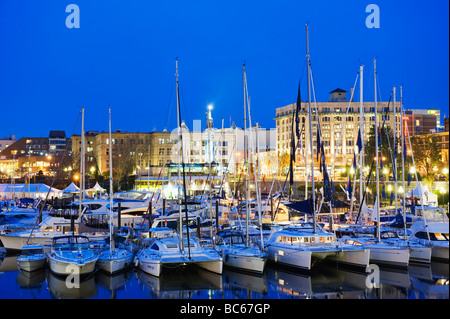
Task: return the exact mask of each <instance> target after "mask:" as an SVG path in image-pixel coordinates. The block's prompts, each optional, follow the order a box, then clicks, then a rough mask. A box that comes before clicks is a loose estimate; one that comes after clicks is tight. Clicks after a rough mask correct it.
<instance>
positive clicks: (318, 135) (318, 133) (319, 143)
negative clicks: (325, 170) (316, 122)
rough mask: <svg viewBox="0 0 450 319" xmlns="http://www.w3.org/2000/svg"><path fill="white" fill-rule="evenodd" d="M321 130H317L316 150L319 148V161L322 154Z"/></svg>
mask: <svg viewBox="0 0 450 319" xmlns="http://www.w3.org/2000/svg"><path fill="white" fill-rule="evenodd" d="M320 145H321V142H320V130H319V129H317V138H316V148H317V160H319V154H320Z"/></svg>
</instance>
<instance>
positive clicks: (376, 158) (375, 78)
mask: <svg viewBox="0 0 450 319" xmlns="http://www.w3.org/2000/svg"><path fill="white" fill-rule="evenodd" d="M373 76H374V90H375V98H374V105H375V161H376V162H375V164H376V168H375V172H376V179H377V196H376V200H375V206H374V208H373V209H374V210H376V213H377V215H376V216H377V222H376V223H377V226H376V231H377V239H378V241H380V194H379V187H380V181H379V176H378V175H379V173H378V161H379V158H378V124H377V123H378V120H377V116H378V115H377V114H378V112H377V108H378V106H377V64H376V59H373Z"/></svg>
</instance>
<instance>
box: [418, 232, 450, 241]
mask: <svg viewBox="0 0 450 319" xmlns="http://www.w3.org/2000/svg"><path fill="white" fill-rule="evenodd" d="M416 237H417V238H420V239H427V240H428V235H427V232H424V231H420V232H418V233H416ZM448 239H449V238H448V234H444V233H430V240H435V241H441V240H442V241H448Z"/></svg>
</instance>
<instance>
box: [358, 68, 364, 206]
mask: <svg viewBox="0 0 450 319" xmlns="http://www.w3.org/2000/svg"><path fill="white" fill-rule="evenodd" d="M363 69H364V66H363V65H360V66H359V75H360V80H359V96H360V98H359V133H360V139H361V140H360V143H361V146H362V147H361V150H360V152H359V206H360V207H361V206H362V205H363V190H364V176H363V167H364V142H363V141H364V138H363V136H364V105H363Z"/></svg>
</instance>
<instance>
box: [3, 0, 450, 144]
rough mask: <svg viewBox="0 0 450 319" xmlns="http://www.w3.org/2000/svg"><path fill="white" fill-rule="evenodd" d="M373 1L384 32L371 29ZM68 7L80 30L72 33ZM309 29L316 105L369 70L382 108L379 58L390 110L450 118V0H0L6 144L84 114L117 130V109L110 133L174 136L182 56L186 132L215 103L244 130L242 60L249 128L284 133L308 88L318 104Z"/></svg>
mask: <svg viewBox="0 0 450 319" xmlns="http://www.w3.org/2000/svg"><path fill="white" fill-rule="evenodd" d="M371 3H374V4H377V5H378V6H379V9H380V28H368V27H367V26H366V17H367V16H368V15H369V14H370V13H366V6H367V5H369V4H371ZM69 4H76V5H78V7H79V9H80V28H68V27H67V26H66V18H67V17H68V16H69V15H70V12H69V13H68V12H66V7H67V6H68V5H69ZM307 23H309V36H310V53H311V63H312V71H313V75H314V86H315V91H316V97H317V100H318V101H319V102H320V101H327V99H328V96H329V94H328V93H329V92H330V91H332V90H334V89H336V88H342V89H345V90H347V91H349V90H350V87H351V86H352V85H353V84H354V82H355V78H356V75H357V73H358V71H359V66H360V64H364V66H365V67H364V90H365V94H364V95H365V96H364V100H366V101H373V64H372V63H373V62H372V60H373V58H376V59H377V73H378V80H379V84H380V92H381V100H382V101H388V100H389V96H390V94H391V90H392V87H393V86H399V85H403V99H404V105H405V108H438V109H440V110H441V120H442V119H443V117H444V115H446V116H447V117H448V115H449V110H448V109H449V91H448V87H449V40H448V39H449V3H448V1H444V0H430V1H423V0H422V1H411V0H408V1H406V0H395V1H386V0H384V1H381V0H370V1H362V0H348V1H331V0H330V1H325V0H320V1H297V0H270V1H268V0H258V1H246V0H240V1H235V0H226V1H219V0H201V1H200V0H192V1H186V0H185V1H173V0H172V1H168V0H164V1H153V0H145V1H144V0H134V1H133V0H130V1H118V0H117V1H113V0H108V1H103V0H102V1H101V0H96V1H92V0H71V1H62V0H46V1H16V0H0V110H1V112H0V138H2V137H4V136H9V135H10V134H15V135H16V137H17V138H20V137H25V136H35V137H46V136H48V134H49V132H50V130H65V131H66V135H67V136H71V135H72V134H73V133H76V134H79V132H80V120H79V114H80V110H81V107H85V114H86V117H85V129H86V130H98V131H102V130H103V131H107V130H108V106H109V105H110V106H111V108H112V122H113V130H116V129H119V128H120V129H121V130H122V131H139V132H150V131H153V130H159V131H161V130H163V129H164V128H167V129H168V130H172V129H174V128H175V127H176V95H175V58H176V57H178V61H179V75H180V76H179V81H180V90H181V107H182V117H183V119H184V120H185V121H186V122H187V123H188V125H190V126H192V121H193V120H196V119H200V120H202V126H203V127H204V126H205V125H206V122H205V112H206V111H207V105H208V104H210V103H211V104H213V105H214V109H213V118H214V121H215V122H214V125H215V127H221V125H222V119H224V124H225V126H229V125H230V119H231V121H233V122H235V123H236V124H237V125H238V126H243V120H242V119H243V108H242V103H243V100H242V64H243V63H244V61H245V63H246V71H247V80H248V88H249V95H250V99H251V108H252V119H253V121H254V122H259V123H260V125H261V126H263V127H266V128H272V127H275V121H274V117H275V108H277V107H281V106H284V105H287V104H291V103H294V102H295V101H296V98H297V86H298V84H299V82H300V83H301V92H302V100H306V99H307V82H306V67H305V61H306V58H305V55H306V33H305V24H307ZM357 85H359V84H357ZM355 99H356V100H358V101H359V94H358V95H357V96H356V97H355ZM398 99H399V97H398V96H397V100H398ZM379 100H380V97H379ZM77 120H78V121H77Z"/></svg>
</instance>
